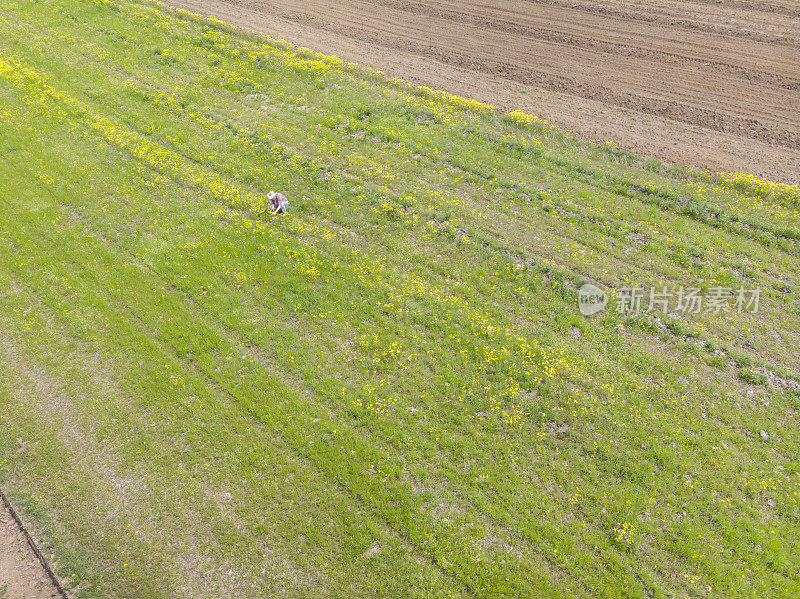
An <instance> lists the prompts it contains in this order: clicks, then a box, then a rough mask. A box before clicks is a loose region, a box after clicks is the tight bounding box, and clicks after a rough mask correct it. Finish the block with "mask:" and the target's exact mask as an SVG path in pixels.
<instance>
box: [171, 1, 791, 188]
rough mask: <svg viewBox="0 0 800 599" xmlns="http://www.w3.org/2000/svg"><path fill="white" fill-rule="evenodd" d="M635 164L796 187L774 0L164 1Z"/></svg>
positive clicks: (782, 13) (783, 5) (786, 50)
mask: <svg viewBox="0 0 800 599" xmlns="http://www.w3.org/2000/svg"><path fill="white" fill-rule="evenodd" d="M168 1H169V2H171V3H172V4H173V5H175V6H178V7H181V8H186V9H189V10H192V11H196V12H201V13H205V14H208V15H213V16H215V17H217V18H220V19H223V20H225V21H228V22H230V23H234V24H237V25H241V26H246V27H248V28H251V29H253V30H256V31H260V32H263V33H266V34H268V35H271V36H273V37H278V38H283V39H286V40H288V41H291V42H292V43H295V44H297V45H300V46H307V47H309V48H312V49H314V50H318V51H321V52H326V53H330V54H336V55H338V56H340V57H341V58H343V59H346V60H352V61H356V62H359V63H361V64H363V65H366V66H371V67H374V68H377V69H380V70H383V71H386V72H387V73H390V74H392V75H397V76H401V77H404V78H405V79H408V80H411V81H413V82H415V83H424V84H425V85H429V86H431V87H436V88H441V89H446V90H448V91H450V92H453V93H456V94H459V95H464V96H469V97H473V98H477V99H479V100H483V101H486V102H490V103H492V104H496V105H498V106H500V107H501V108H503V109H512V108H518V109H521V110H524V111H526V112H530V113H533V114H537V115H539V116H541V117H542V118H544V119H546V120H548V121H550V122H553V123H555V124H557V125H559V126H561V127H563V128H565V129H567V130H570V131H573V132H575V133H577V134H579V135H581V136H582V137H586V138H589V139H594V140H599V141H614V142H616V143H617V144H618V145H619V146H621V147H624V148H627V149H630V150H632V151H635V152H637V153H641V154H649V155H655V156H658V157H660V158H662V159H665V160H668V161H671V162H677V163H680V164H690V165H695V166H701V167H706V168H710V169H712V170H734V171H742V172H750V173H754V174H757V175H761V176H765V177H769V178H771V179H776V180H781V181H788V182H792V183H800V66H798V65H800V8H798V7H797V4H796V3H795V2H789V1H783V2H782V1H780V0H772V1H770V0H753V1H734V0H720V2H716V1H712V0H683V1H672V2H664V1H663V0H610V1H608V2H602V3H597V2H594V0H538V1H537V0H498V1H497V2H492V3H485V2H479V1H478V0H424V1H416V0H370V1H367V0H335V1H331V0H307V1H306V2H303V3H301V4H298V3H296V2H294V1H293V0H168Z"/></svg>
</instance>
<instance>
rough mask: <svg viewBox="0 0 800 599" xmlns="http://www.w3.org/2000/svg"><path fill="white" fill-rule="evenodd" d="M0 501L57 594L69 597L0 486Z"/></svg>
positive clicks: (65, 597) (63, 597)
mask: <svg viewBox="0 0 800 599" xmlns="http://www.w3.org/2000/svg"><path fill="white" fill-rule="evenodd" d="M0 502H1V503H2V504H3V506H4V507H5V508H6V509H7V510H8V513H9V514H11V517H12V518H13V519H14V522H15V523H16V524H17V528H19V530H20V532H21V533H22V535H23V536H24V537H25V540H26V541H27V543H28V546H29V547H30V548H31V551H33V553H34V555H35V556H36V558H37V559H38V560H39V563H40V564H41V565H42V568H43V569H44V571H45V572H46V573H47V577H48V578H49V579H50V582H52V583H53V586H54V587H55V589H56V591H57V592H58V594H59V596H60V597H61V598H62V599H70V597H69V595H67V591H66V590H65V589H64V586H63V585H62V584H61V581H59V580H58V576H56V574H55V572H53V569H52V568H51V567H50V564H49V563H48V561H47V558H45V556H44V554H43V553H42V552H41V551H40V550H39V547H37V546H36V542H35V541H34V540H33V537H32V536H31V534H30V533H29V532H28V530H27V529H26V528H25V524H23V522H22V519H21V518H20V517H19V514H18V513H17V511H16V510H15V509H14V506H13V505H11V502H10V501H9V500H8V498H7V497H6V495H5V493H3V489H2V488H0Z"/></svg>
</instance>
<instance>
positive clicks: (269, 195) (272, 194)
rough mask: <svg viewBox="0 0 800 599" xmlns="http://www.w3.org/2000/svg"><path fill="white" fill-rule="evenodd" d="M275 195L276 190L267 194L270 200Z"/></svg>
mask: <svg viewBox="0 0 800 599" xmlns="http://www.w3.org/2000/svg"><path fill="white" fill-rule="evenodd" d="M274 197H275V192H274V191H270V192H269V193H268V194H267V199H268V200H271V199H272V198H274Z"/></svg>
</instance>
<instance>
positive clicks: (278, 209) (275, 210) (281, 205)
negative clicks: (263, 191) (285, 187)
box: [267, 191, 289, 214]
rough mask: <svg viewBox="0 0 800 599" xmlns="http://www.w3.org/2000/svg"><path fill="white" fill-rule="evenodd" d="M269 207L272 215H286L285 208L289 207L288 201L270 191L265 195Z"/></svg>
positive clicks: (284, 197) (283, 196)
mask: <svg viewBox="0 0 800 599" xmlns="http://www.w3.org/2000/svg"><path fill="white" fill-rule="evenodd" d="M267 199H268V200H269V206H270V208H272V214H286V206H288V205H289V200H287V199H286V196H285V195H283V194H282V193H278V192H276V191H270V192H269V193H268V194H267Z"/></svg>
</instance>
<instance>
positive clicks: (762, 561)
mask: <svg viewBox="0 0 800 599" xmlns="http://www.w3.org/2000/svg"><path fill="white" fill-rule="evenodd" d="M0 174H2V176H0V205H1V206H2V208H0V210H1V211H0V372H1V373H2V376H0V485H1V486H2V488H3V489H4V490H5V491H6V492H7V494H8V495H9V496H10V497H11V498H12V499H13V500H14V501H15V503H16V504H17V505H18V506H19V507H20V509H21V511H22V512H23V513H24V514H25V517H26V518H27V519H28V521H30V522H31V523H32V524H33V525H34V527H35V529H36V532H37V534H38V536H39V538H40V539H41V540H42V542H43V544H44V547H45V549H46V552H47V553H48V555H50V556H52V557H53V559H54V561H55V564H56V569H57V571H58V572H59V574H60V575H61V576H63V577H65V578H66V579H68V581H69V586H70V587H71V588H72V590H73V592H74V593H75V594H76V596H80V597H98V598H110V597H241V598H255V597H333V598H345V597H348V598H349V597H439V596H442V597H647V598H655V597H797V596H798V595H800V574H798V564H800V534H799V533H800V514H799V513H798V509H800V460H799V459H798V452H800V392H798V389H800V383H798V380H800V379H798V376H797V374H796V373H797V371H798V369H799V367H800V190H799V189H797V188H792V187H787V186H783V185H778V184H770V183H768V182H764V181H758V180H756V179H754V178H752V177H746V176H739V175H733V174H723V175H719V174H713V173H708V172H699V171H693V170H688V169H684V168H678V167H673V166H669V165H664V164H661V163H659V162H657V161H655V160H653V159H645V158H638V157H635V156H633V155H630V154H627V153H625V152H622V151H619V150H617V149H614V148H613V147H608V146H604V147H599V146H595V145H590V144H587V143H583V142H581V141H579V140H575V139H573V138H571V137H570V136H568V135H566V134H564V133H562V132H560V131H558V130H556V129H554V128H551V127H549V126H547V125H546V124H544V123H542V122H540V121H538V120H537V119H534V118H530V117H526V116H525V115H521V114H502V113H500V112H498V111H494V110H492V109H491V108H489V107H486V106H483V105H481V104H478V103H476V102H470V101H467V100H463V99H460V98H454V97H450V96H447V95H446V94H441V93H437V92H433V91H431V90H425V89H419V88H413V87H411V86H409V85H406V84H404V83H403V82H400V81H399V80H396V79H389V78H386V77H384V76H382V75H381V74H377V73H368V72H365V71H362V70H359V69H357V68H355V67H354V66H353V65H347V64H344V63H342V62H341V61H339V60H338V59H334V58H332V57H325V56H321V55H315V54H313V53H310V52H308V51H303V50H297V49H294V48H292V47H290V46H289V45H287V44H284V43H281V42H276V41H271V40H262V39H259V38H256V37H254V36H250V35H246V34H244V33H241V32H236V31H234V30H233V29H231V28H227V27H226V26H224V25H223V24H220V23H214V22H210V21H203V20H201V19H198V18H196V17H194V16H191V15H187V14H176V13H172V12H169V11H167V10H165V9H163V8H162V7H160V6H158V5H155V4H142V3H137V2H132V1H128V0H96V1H91V0H47V1H41V0H40V1H30V0H7V1H4V2H2V3H0ZM270 189H277V190H282V191H284V192H285V193H286V194H287V195H288V196H289V198H290V206H289V213H288V214H287V215H285V216H283V217H275V216H272V215H271V214H270V213H269V212H265V205H266V197H265V196H266V193H267V191H269V190H270ZM584 281H590V282H593V283H595V284H597V285H599V286H601V287H603V288H605V289H607V290H609V291H612V290H614V289H621V288H622V287H625V286H639V287H642V288H648V289H649V288H650V287H651V286H652V287H658V288H661V287H663V286H667V287H669V288H676V287H678V286H686V287H699V288H701V289H703V290H704V291H710V290H712V289H713V288H714V287H718V286H723V287H730V288H732V289H737V288H740V287H745V288H759V289H761V292H762V293H761V306H760V310H759V311H758V313H757V314H751V313H742V314H740V313H738V312H737V311H736V310H731V311H729V312H726V313H719V314H716V313H713V312H710V313H702V314H696V315H685V314H684V315H675V314H672V315H669V314H661V313H653V314H639V315H624V314H619V313H618V312H617V311H616V310H614V309H611V308H610V309H608V310H606V311H605V312H601V313H599V314H597V315H595V316H593V317H591V318H586V317H584V316H582V315H581V313H580V312H579V310H578V299H577V297H578V296H577V291H576V290H577V288H578V287H579V286H580V285H581V284H582V283H583V282H584Z"/></svg>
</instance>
